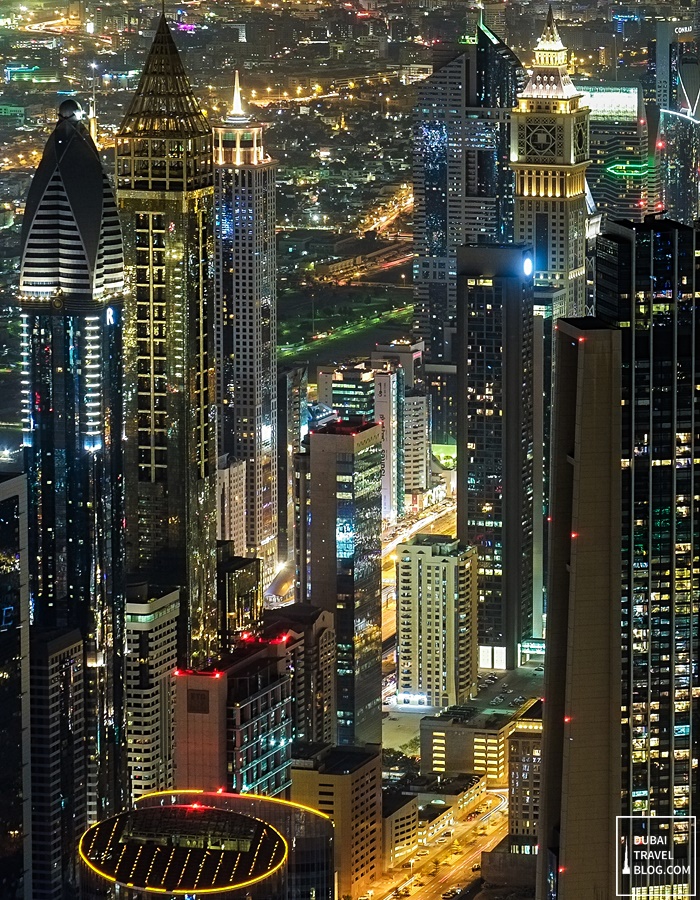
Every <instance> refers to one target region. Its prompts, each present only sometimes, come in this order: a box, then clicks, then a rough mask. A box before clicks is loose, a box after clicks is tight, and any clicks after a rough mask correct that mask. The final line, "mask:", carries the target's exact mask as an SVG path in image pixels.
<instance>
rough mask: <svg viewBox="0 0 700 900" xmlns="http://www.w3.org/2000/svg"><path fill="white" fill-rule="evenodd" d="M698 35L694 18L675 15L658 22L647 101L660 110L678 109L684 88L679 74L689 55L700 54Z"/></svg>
mask: <svg viewBox="0 0 700 900" xmlns="http://www.w3.org/2000/svg"><path fill="white" fill-rule="evenodd" d="M696 35H697V32H696V29H695V24H694V23H693V21H692V20H691V19H689V18H688V19H681V18H676V17H675V16H673V17H670V18H668V19H659V20H658V21H657V22H656V38H655V40H653V41H652V42H651V43H650V44H649V47H648V50H647V73H646V77H645V82H646V89H647V100H648V101H649V100H654V101H656V105H657V106H658V108H659V109H678V108H679V104H678V101H679V97H680V94H681V93H682V89H681V87H680V84H679V79H678V73H679V70H680V67H681V65H682V63H683V61H684V59H685V57H687V56H691V57H692V56H695V55H696V54H697V36H696Z"/></svg>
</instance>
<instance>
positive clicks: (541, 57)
mask: <svg viewBox="0 0 700 900" xmlns="http://www.w3.org/2000/svg"><path fill="white" fill-rule="evenodd" d="M566 56H567V51H566V47H565V46H564V44H563V43H562V40H561V38H560V37H559V32H558V30H557V26H556V23H555V21H554V13H553V12H552V7H551V6H550V7H549V12H548V13H547V21H546V22H545V26H544V31H543V32H542V37H541V38H540V39H539V41H538V42H537V46H536V47H535V64H534V66H533V70H532V73H531V75H530V79H529V81H528V83H527V86H526V87H525V90H524V91H523V92H522V94H521V95H520V96H521V97H522V98H527V99H539V100H541V99H550V98H551V99H552V100H571V99H573V98H575V97H581V96H582V95H581V94H580V93H579V92H578V91H577V90H576V88H575V87H574V84H573V82H572V81H571V78H570V77H569V73H568V72H567V71H566Z"/></svg>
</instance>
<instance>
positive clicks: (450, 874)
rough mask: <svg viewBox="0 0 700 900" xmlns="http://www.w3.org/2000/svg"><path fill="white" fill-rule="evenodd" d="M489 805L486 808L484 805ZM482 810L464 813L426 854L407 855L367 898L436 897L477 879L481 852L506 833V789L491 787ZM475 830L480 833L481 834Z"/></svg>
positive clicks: (421, 899)
mask: <svg viewBox="0 0 700 900" xmlns="http://www.w3.org/2000/svg"><path fill="white" fill-rule="evenodd" d="M488 803H491V808H490V809H487V808H486V807H487V804H488ZM482 807H483V808H484V812H483V813H481V814H480V815H479V816H478V817H477V818H475V819H473V820H472V821H467V819H466V815H465V816H464V817H463V818H462V819H460V820H458V821H457V822H456V823H455V825H454V826H453V828H452V829H451V830H452V832H453V834H452V837H451V838H445V837H439V838H438V839H437V841H434V842H433V843H432V844H430V845H428V847H427V848H426V849H427V850H428V851H429V853H428V855H427V856H417V855H416V853H414V854H413V856H412V857H411V860H412V862H411V861H409V862H408V863H404V864H403V865H404V866H407V868H403V867H402V868H400V869H395V870H393V871H392V872H391V873H389V874H388V875H385V876H384V877H383V878H382V879H380V880H379V881H378V882H377V884H376V886H375V887H374V888H373V891H372V894H371V895H370V894H369V892H368V896H371V900H387V898H390V897H411V898H413V900H440V898H441V896H442V895H443V894H444V893H445V892H446V891H449V890H450V889H453V888H464V887H466V886H467V885H469V884H472V883H473V882H474V881H476V880H478V879H479V878H480V870H477V871H473V870H472V867H473V866H475V865H480V863H481V853H482V852H483V851H484V850H492V849H493V848H494V847H495V846H496V845H497V844H498V843H499V842H500V841H502V840H503V838H504V837H505V836H506V834H507V833H508V807H507V792H506V791H505V790H502V791H501V790H491V791H489V792H488V793H487V794H486V795H485V796H484V798H482V802H481V806H480V807H479V808H482ZM479 832H482V833H481V834H480V833H479ZM438 841H439V842H440V843H438Z"/></svg>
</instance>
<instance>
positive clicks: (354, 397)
mask: <svg viewBox="0 0 700 900" xmlns="http://www.w3.org/2000/svg"><path fill="white" fill-rule="evenodd" d="M317 395H318V402H319V403H323V404H325V405H326V406H329V407H330V408H331V409H334V410H335V411H336V414H337V415H338V418H339V419H348V418H350V416H364V417H365V418H366V419H368V420H370V421H371V420H372V418H373V416H374V369H369V368H367V367H366V366H365V365H364V364H361V365H359V366H354V367H353V368H347V367H345V366H343V367H341V368H335V367H325V366H319V369H318V377H317Z"/></svg>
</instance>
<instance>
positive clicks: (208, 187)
mask: <svg viewBox="0 0 700 900" xmlns="http://www.w3.org/2000/svg"><path fill="white" fill-rule="evenodd" d="M116 152H117V199H118V203H119V209H120V212H121V215H122V224H123V226H124V233H125V235H126V241H125V255H126V263H127V274H128V279H129V285H130V292H129V301H128V303H127V307H126V310H125V318H126V325H125V351H126V352H125V363H126V373H127V382H126V437H127V444H126V447H127V450H126V455H125V474H126V513H127V520H126V521H127V565H128V567H129V570H130V572H134V573H137V572H138V573H139V574H142V575H143V576H145V577H148V578H149V580H151V581H152V582H153V583H156V584H157V583H163V582H165V583H168V584H172V583H176V584H179V585H181V586H182V589H183V590H182V592H181V611H182V613H183V615H182V616H181V625H182V627H181V640H180V657H181V659H182V658H184V657H187V658H188V660H189V661H191V662H192V663H193V664H194V665H199V664H201V663H205V662H206V661H207V660H208V659H210V658H212V657H213V656H215V655H216V650H217V630H218V628H217V626H218V620H217V606H216V587H215V574H216V572H215V570H216V435H215V421H214V420H215V409H214V393H213V391H214V386H213V368H212V360H211V357H210V343H211V340H212V324H213V319H212V298H211V291H210V278H209V268H210V265H211V261H212V259H213V240H214V174H213V164H212V137H211V129H210V128H209V125H208V123H207V120H206V119H205V117H204V116H203V115H202V112H201V110H200V109H199V106H198V104H197V101H196V100H195V98H194V95H193V94H192V90H191V88H190V85H189V82H188V80H187V75H186V74H185V71H184V69H183V67H182V62H181V61H180V57H179V55H178V52H177V49H176V47H175V44H174V42H173V38H172V35H171V34H170V30H169V29H168V25H167V23H166V21H165V17H162V18H161V20H160V22H159V24H158V29H157V31H156V36H155V39H154V41H153V45H152V47H151V49H150V52H149V54H148V58H147V59H146V63H145V66H144V69H143V73H142V75H141V81H140V82H139V86H138V89H137V91H136V94H135V95H134V97H133V98H132V101H131V104H130V106H129V109H128V111H127V113H126V116H125V118H124V121H123V122H122V125H121V128H120V129H119V132H118V134H117V143H116Z"/></svg>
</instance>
